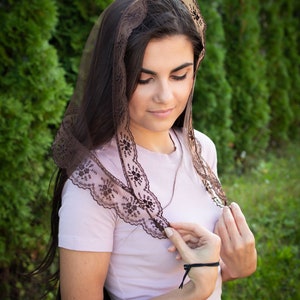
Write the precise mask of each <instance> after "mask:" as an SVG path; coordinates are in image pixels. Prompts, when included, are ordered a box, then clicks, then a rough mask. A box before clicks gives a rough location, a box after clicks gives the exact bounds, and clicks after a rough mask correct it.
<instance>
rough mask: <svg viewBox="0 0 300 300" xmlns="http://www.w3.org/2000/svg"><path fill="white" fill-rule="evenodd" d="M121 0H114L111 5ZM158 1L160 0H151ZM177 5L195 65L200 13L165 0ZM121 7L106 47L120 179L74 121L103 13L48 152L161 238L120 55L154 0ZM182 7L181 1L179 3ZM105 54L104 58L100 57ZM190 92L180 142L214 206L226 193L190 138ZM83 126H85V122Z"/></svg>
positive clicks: (83, 184) (161, 220) (191, 4)
mask: <svg viewBox="0 0 300 300" xmlns="http://www.w3.org/2000/svg"><path fill="white" fill-rule="evenodd" d="M121 1H124V0H117V1H115V2H116V3H117V4H118V2H121ZM156 1H158V2H160V0H156ZM168 1H173V2H175V3H176V4H177V5H181V6H182V7H183V9H186V10H188V12H189V13H190V16H191V18H192V19H193V21H194V24H195V26H196V29H197V31H198V33H199V39H200V40H201V42H202V45H203V50H202V51H201V53H200V55H199V58H198V61H197V69H198V67H199V65H200V63H201V61H202V59H203V57H204V54H205V27H206V26H205V22H204V20H203V18H202V16H201V13H200V10H199V7H198V4H197V2H196V1H195V0H185V1H180V0H168ZM127 2H128V3H129V4H128V6H127V7H126V9H125V10H124V11H123V12H122V15H121V18H120V20H119V23H118V26H117V30H116V34H115V40H114V43H113V44H114V48H113V49H112V55H113V64H112V71H111V72H112V74H111V80H112V91H111V93H112V107H113V119H114V120H118V122H116V124H118V126H115V127H116V128H114V130H115V138H116V141H117V145H118V151H119V159H120V162H121V166H122V171H123V174H124V177H125V181H124V182H123V181H121V180H120V179H119V178H117V177H116V176H114V174H112V173H111V172H109V171H108V170H107V169H106V168H105V166H103V164H102V163H101V159H99V158H98V157H97V156H96V155H95V150H96V146H97V147H98V146H99V145H93V142H92V140H91V133H90V131H89V129H88V127H87V126H86V125H85V124H84V123H80V124H78V116H79V113H80V105H81V102H82V101H83V98H84V95H85V93H86V89H87V77H88V74H89V72H90V67H91V64H92V63H93V60H95V59H100V58H98V57H97V55H98V54H97V53H94V49H95V44H96V43H97V38H98V35H99V34H101V28H102V22H104V21H105V18H107V15H106V12H104V13H103V14H102V16H100V17H99V19H98V20H97V22H96V24H95V26H94V27H93V29H92V31H91V33H90V36H89V38H88V41H87V43H86V46H85V49H84V52H83V56H82V60H81V66H80V71H79V75H78V81H77V85H76V89H75V91H74V94H73V97H72V99H71V101H70V104H69V107H68V109H67V111H66V113H65V116H64V118H63V122H62V125H61V127H60V129H59V131H58V134H57V136H56V139H55V142H54V144H53V157H54V160H55V162H56V164H57V165H58V166H59V167H60V168H62V169H65V170H66V172H67V174H68V175H69V176H70V179H71V180H72V181H73V183H74V184H76V185H77V186H78V187H80V188H82V189H88V190H89V191H90V193H91V195H92V196H93V198H94V200H95V201H96V202H97V203H98V204H99V205H102V206H104V207H105V208H109V209H115V210H116V213H117V214H118V216H119V217H120V218H122V219H123V220H124V221H125V222H128V223H130V224H134V225H141V226H142V227H143V229H144V230H145V231H146V232H147V233H148V234H150V235H151V236H152V237H154V238H159V239H163V238H166V236H165V234H164V230H163V229H164V228H165V227H167V226H168V224H169V222H168V220H167V219H166V218H165V217H164V215H163V208H162V206H161V204H160V202H159V200H158V199H157V196H156V195H155V194H154V193H153V192H152V191H151V189H150V185H149V181H148V178H147V174H146V173H145V171H144V169H143V167H142V165H141V164H140V163H139V160H138V156H137V149H136V144H135V142H134V138H133V135H132V134H131V132H130V129H129V114H128V99H127V94H126V92H127V91H126V86H127V78H126V67H125V63H124V56H125V52H126V47H127V41H128V38H129V37H130V35H131V33H132V31H133V30H134V29H135V28H137V27H138V26H139V25H140V24H141V23H142V22H143V20H144V19H145V17H146V15H147V11H148V4H149V3H150V2H151V5H153V4H155V0H133V1H127ZM182 4H183V5H184V6H183V5H182ZM104 59H105V58H104ZM192 97H193V91H191V94H190V97H189V100H188V103H187V107H186V113H185V116H184V124H183V131H184V134H185V138H186V144H187V145H188V147H189V149H190V153H191V156H192V160H193V164H194V167H195V169H196V171H197V173H198V174H199V176H200V178H201V180H202V182H203V184H204V186H205V188H206V190H207V192H208V193H209V194H210V196H211V198H212V200H213V201H214V203H215V204H216V205H217V206H220V207H222V206H223V205H225V204H226V196H225V194H224V192H223V190H222V187H221V184H220V182H219V180H218V178H217V176H216V175H215V174H214V172H213V171H212V170H211V169H210V167H209V166H208V164H207V163H206V162H205V160H204V159H203V158H202V156H201V145H200V144H199V143H198V142H197V141H196V139H195V137H194V130H193V126H192ZM78 126H81V129H82V126H83V127H84V130H85V134H84V135H83V136H81V137H79V136H78V135H77V129H78ZM85 126H86V127H85Z"/></svg>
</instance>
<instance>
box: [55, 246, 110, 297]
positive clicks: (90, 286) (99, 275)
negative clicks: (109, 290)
mask: <svg viewBox="0 0 300 300" xmlns="http://www.w3.org/2000/svg"><path fill="white" fill-rule="evenodd" d="M110 255H111V254H110V253H109V252H86V251H73V250H67V249H64V248H60V292H61V297H62V300H71V299H72V300H102V299H103V286H104V282H105V278H106V274H107V270H108V266H109V261H110Z"/></svg>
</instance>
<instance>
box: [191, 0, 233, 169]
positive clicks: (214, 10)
mask: <svg viewBox="0 0 300 300" xmlns="http://www.w3.org/2000/svg"><path fill="white" fill-rule="evenodd" d="M200 4H201V5H200V6H201V11H202V14H203V17H204V19H205V21H206V23H207V31H206V55H205V58H204V60H203V62H202V64H201V66H200V70H199V72H198V77H197V83H196V87H195V96H194V103H193V117H194V126H195V128H197V129H198V130H200V131H202V132H204V133H206V134H207V135H208V136H209V137H211V138H212V140H213V141H214V142H215V144H216V147H217V151H218V162H219V170H220V171H222V170H224V169H225V168H226V169H227V170H228V168H230V167H233V151H232V145H233V139H234V136H233V133H232V131H231V107H230V101H231V88H230V86H229V83H228V82H227V80H226V73H225V69H224V59H225V51H226V50H225V49H226V45H225V36H224V31H223V27H222V19H221V16H220V14H219V13H218V9H219V4H218V2H217V1H214V2H213V3H212V2H211V1H202V2H201V3H200Z"/></svg>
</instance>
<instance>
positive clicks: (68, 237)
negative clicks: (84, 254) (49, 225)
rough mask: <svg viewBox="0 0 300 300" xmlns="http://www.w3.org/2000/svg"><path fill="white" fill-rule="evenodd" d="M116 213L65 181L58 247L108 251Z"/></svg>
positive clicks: (68, 181)
mask: <svg viewBox="0 0 300 300" xmlns="http://www.w3.org/2000/svg"><path fill="white" fill-rule="evenodd" d="M115 223H116V214H115V211H114V210H113V209H106V208H104V207H102V206H100V205H99V204H98V203H97V202H96V201H95V200H94V199H93V198H92V196H91V194H90V192H89V190H84V189H81V188H79V187H77V186H76V185H74V184H73V183H72V181H71V180H67V181H66V183H65V186H64V189H63V192H62V205H61V208H60V210H59V234H58V246H59V247H62V248H66V249H70V250H77V251H92V252H111V251H112V249H113V233H114V228H115Z"/></svg>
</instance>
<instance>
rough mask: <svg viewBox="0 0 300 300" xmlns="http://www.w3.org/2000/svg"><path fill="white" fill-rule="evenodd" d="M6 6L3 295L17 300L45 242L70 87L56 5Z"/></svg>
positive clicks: (0, 215)
mask: <svg viewBox="0 0 300 300" xmlns="http://www.w3.org/2000/svg"><path fill="white" fill-rule="evenodd" d="M1 5H2V7H1V12H0V19H1V22H2V26H1V31H0V41H1V44H0V54H1V68H0V73H1V81H0V89H1V92H0V111H1V116H0V144H1V147H0V158H1V172H0V181H1V193H0V203H1V206H0V232H1V238H0V277H1V284H0V290H1V298H2V299H17V298H18V297H23V294H22V293H24V290H25V286H26V282H25V281H23V282H21V281H20V278H19V277H20V273H22V272H24V271H26V270H28V268H30V266H31V264H32V260H33V261H34V259H36V258H37V257H38V256H39V254H40V253H41V252H42V249H43V247H44V246H45V243H46V241H45V240H46V239H47V237H44V234H45V228H44V227H43V226H44V224H45V221H44V218H45V216H46V215H47V213H48V212H49V210H48V209H47V204H48V203H47V198H46V195H47V187H48V183H49V179H50V176H51V172H52V165H51V160H50V159H49V158H48V152H49V147H50V144H51V142H52V138H53V135H52V128H54V127H55V126H57V124H58V123H59V121H60V118H61V113H62V110H63V108H64V106H65V103H66V99H67V97H68V96H69V94H70V89H69V88H68V86H67V85H66V83H65V80H64V71H63V69H61V68H60V67H59V66H58V58H57V55H56V51H55V49H54V48H53V47H52V46H50V45H49V44H48V42H47V41H48V40H49V38H50V36H51V32H52V31H53V29H54V26H55V24H56V21H57V19H56V7H55V5H54V1H52V0H34V1H31V2H30V5H29V3H28V2H27V1H9V2H6V1H5V2H3V1H2V3H1ZM15 287H17V289H16V288H15ZM22 299H24V297H23V298H22Z"/></svg>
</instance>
